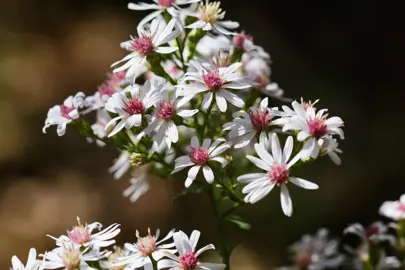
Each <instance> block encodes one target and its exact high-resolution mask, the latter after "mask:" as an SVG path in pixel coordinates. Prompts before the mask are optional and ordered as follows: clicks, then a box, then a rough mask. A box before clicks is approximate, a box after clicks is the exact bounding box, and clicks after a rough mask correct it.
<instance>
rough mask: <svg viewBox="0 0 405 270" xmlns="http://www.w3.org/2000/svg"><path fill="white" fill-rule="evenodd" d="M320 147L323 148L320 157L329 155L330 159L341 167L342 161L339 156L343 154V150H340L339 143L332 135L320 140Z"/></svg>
mask: <svg viewBox="0 0 405 270" xmlns="http://www.w3.org/2000/svg"><path fill="white" fill-rule="evenodd" d="M318 143H319V146H320V147H321V149H320V155H321V156H324V155H328V156H329V158H330V159H331V160H332V161H333V162H334V163H335V164H336V165H340V164H342V161H341V159H340V157H339V156H338V154H342V153H343V152H342V150H340V149H339V148H338V146H339V143H338V142H337V140H336V139H335V138H333V137H332V136H330V135H327V136H325V137H323V138H322V139H319V140H318Z"/></svg>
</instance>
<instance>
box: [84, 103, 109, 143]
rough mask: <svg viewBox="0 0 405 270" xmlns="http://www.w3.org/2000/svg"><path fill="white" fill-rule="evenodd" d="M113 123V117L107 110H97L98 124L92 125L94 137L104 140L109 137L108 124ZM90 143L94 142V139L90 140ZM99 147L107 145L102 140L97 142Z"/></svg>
mask: <svg viewBox="0 0 405 270" xmlns="http://www.w3.org/2000/svg"><path fill="white" fill-rule="evenodd" d="M110 121H111V117H110V115H109V114H108V112H107V111H106V110H97V116H96V122H95V123H94V124H92V125H91V129H92V130H93V133H94V135H96V136H97V137H99V138H100V139H103V138H105V137H106V136H107V133H108V132H106V130H105V127H106V126H107V124H108V122H110ZM88 140H89V141H90V142H93V139H91V138H88ZM96 143H97V145H98V146H101V147H103V146H105V143H104V142H103V141H102V140H96Z"/></svg>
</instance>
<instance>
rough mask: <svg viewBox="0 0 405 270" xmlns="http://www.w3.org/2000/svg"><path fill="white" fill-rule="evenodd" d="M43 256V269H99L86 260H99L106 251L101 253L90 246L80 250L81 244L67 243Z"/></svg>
mask: <svg viewBox="0 0 405 270" xmlns="http://www.w3.org/2000/svg"><path fill="white" fill-rule="evenodd" d="M43 257H44V262H43V265H42V267H43V269H60V268H63V269H64V270H76V269H80V270H97V269H96V268H92V267H90V266H89V265H88V264H87V263H86V262H92V261H99V260H100V259H102V258H104V257H105V252H101V253H100V252H99V251H98V250H89V248H86V249H84V250H83V251H80V247H79V246H75V245H73V244H72V243H65V244H64V245H63V246H61V247H58V248H55V249H54V250H52V251H50V252H47V253H45V254H44V255H43Z"/></svg>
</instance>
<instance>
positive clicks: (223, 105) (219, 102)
mask: <svg viewBox="0 0 405 270" xmlns="http://www.w3.org/2000/svg"><path fill="white" fill-rule="evenodd" d="M215 101H216V102H217V106H218V108H219V110H220V111H221V112H226V109H227V104H226V99H225V98H224V97H223V96H221V94H220V92H218V93H216V94H215Z"/></svg>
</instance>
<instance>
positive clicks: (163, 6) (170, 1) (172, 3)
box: [128, 0, 201, 27]
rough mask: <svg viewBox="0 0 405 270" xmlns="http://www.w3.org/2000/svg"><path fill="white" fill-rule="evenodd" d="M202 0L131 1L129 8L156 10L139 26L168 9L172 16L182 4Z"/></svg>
mask: <svg viewBox="0 0 405 270" xmlns="http://www.w3.org/2000/svg"><path fill="white" fill-rule="evenodd" d="M200 1H201V0H153V2H155V3H154V4H148V3H139V4H136V3H129V4H128V8H129V9H131V10H155V11H154V12H152V13H151V14H149V15H148V16H146V17H145V18H143V19H142V21H141V22H140V23H139V26H138V27H142V26H143V25H144V24H145V23H147V22H149V21H150V20H153V19H154V18H156V17H158V16H159V15H160V14H162V13H163V12H165V11H167V12H169V13H170V14H171V15H172V16H173V15H177V13H178V11H177V10H179V9H180V7H179V6H181V5H188V4H193V3H197V2H200Z"/></svg>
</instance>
